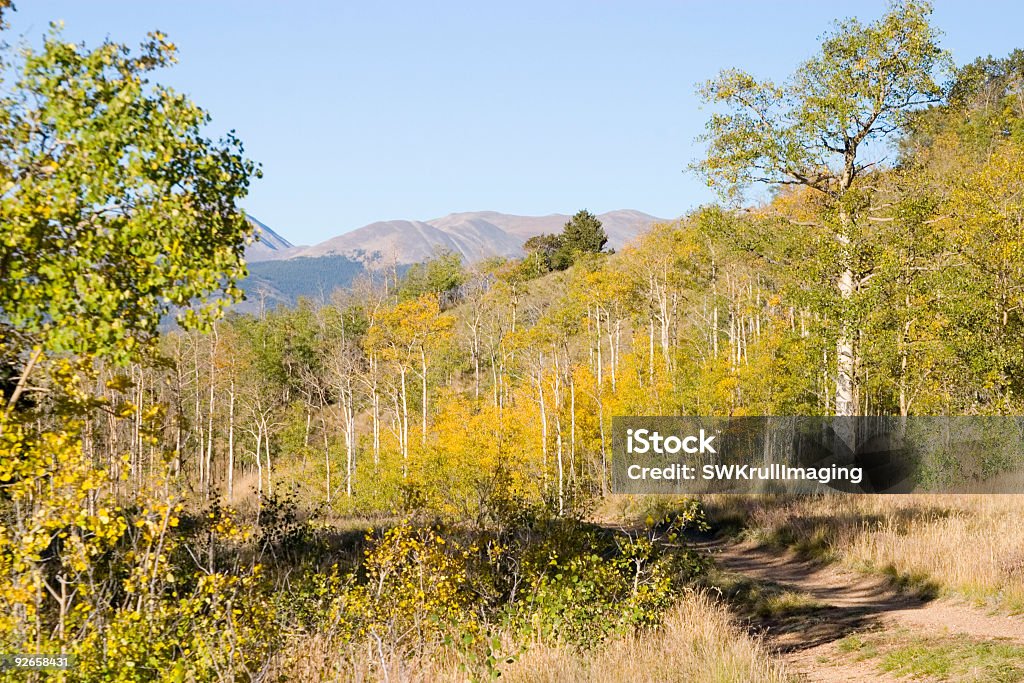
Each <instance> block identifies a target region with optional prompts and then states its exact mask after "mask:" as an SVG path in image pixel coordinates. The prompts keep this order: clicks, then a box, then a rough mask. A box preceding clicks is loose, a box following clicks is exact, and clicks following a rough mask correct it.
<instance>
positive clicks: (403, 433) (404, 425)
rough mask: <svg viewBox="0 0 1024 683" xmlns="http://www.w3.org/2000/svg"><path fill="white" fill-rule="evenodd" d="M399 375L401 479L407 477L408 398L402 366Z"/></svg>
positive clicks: (403, 367) (404, 372) (404, 370)
mask: <svg viewBox="0 0 1024 683" xmlns="http://www.w3.org/2000/svg"><path fill="white" fill-rule="evenodd" d="M399 374H400V376H401V379H402V387H401V399H402V422H401V424H399V426H398V430H399V432H400V438H399V440H400V441H401V442H402V443H401V447H402V479H405V478H406V477H408V476H409V398H408V394H407V391H406V374H407V372H406V369H405V366H404V365H401V366H399Z"/></svg>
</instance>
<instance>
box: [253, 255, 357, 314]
mask: <svg viewBox="0 0 1024 683" xmlns="http://www.w3.org/2000/svg"><path fill="white" fill-rule="evenodd" d="M364 272H366V267H365V266H364V265H363V264H362V263H360V262H359V261H354V260H352V259H349V258H347V257H345V256H320V257H315V258H307V257H300V258H285V259H277V260H268V261H256V262H250V263H249V276H248V277H247V278H245V279H244V280H242V282H241V283H240V284H241V287H242V289H243V290H244V291H245V294H246V301H245V302H243V303H242V304H239V305H237V306H236V307H235V309H236V310H238V311H241V312H245V313H255V312H257V311H258V310H259V308H260V302H261V300H262V302H263V305H264V306H266V307H267V308H274V307H275V306H277V305H278V304H285V305H291V304H293V303H295V301H296V299H298V298H299V297H300V296H306V297H312V298H315V299H323V300H329V299H330V296H331V293H332V292H334V290H335V289H344V288H347V287H349V286H350V285H351V284H352V282H353V280H355V279H356V278H357V277H358V276H359V275H360V274H362V273H364Z"/></svg>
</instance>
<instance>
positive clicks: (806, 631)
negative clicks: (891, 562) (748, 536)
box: [697, 541, 1024, 683]
mask: <svg viewBox="0 0 1024 683" xmlns="http://www.w3.org/2000/svg"><path fill="white" fill-rule="evenodd" d="M697 547H698V548H699V549H701V550H703V551H704V552H706V553H708V554H709V555H711V556H712V557H713V558H714V560H715V562H716V563H717V564H718V566H719V568H720V569H722V570H724V571H726V572H729V573H733V574H736V575H739V576H741V577H743V578H744V579H745V580H748V581H751V582H754V583H756V584H760V585H765V586H771V587H772V588H773V589H775V590H784V591H789V592H792V593H798V594H802V595H805V596H807V598H808V602H809V603H810V602H813V603H815V604H814V605H813V607H809V608H808V609H805V610H801V612H800V613H799V614H797V615H790V616H788V617H786V616H779V617H777V618H773V617H771V616H769V617H765V618H764V619H756V620H754V621H753V622H752V627H753V628H754V629H755V630H757V631H759V632H761V633H762V634H763V635H764V637H765V639H766V643H767V644H768V645H769V646H770V647H771V648H773V649H774V650H775V651H776V652H777V653H778V654H779V656H781V657H782V658H783V659H784V660H785V661H786V662H787V664H788V666H789V669H790V670H791V671H792V672H793V673H795V674H797V676H798V680H804V681H845V682H847V683H860V682H862V681H863V682H865V683H866V682H868V681H898V680H906V679H898V678H895V677H892V676H887V675H886V674H885V673H883V672H881V671H879V670H878V669H877V668H876V667H875V666H874V665H873V663H872V662H870V661H857V659H856V658H855V657H852V656H850V655H849V654H847V653H843V652H842V651H840V649H839V647H838V642H839V641H840V640H841V639H842V638H844V637H845V636H848V635H851V634H854V633H867V632H877V631H879V630H891V629H897V628H901V629H907V630H909V631H911V632H914V633H920V634H922V635H928V636H951V635H960V636H967V637H970V638H972V639H976V640H994V639H1000V640H1002V641H1003V642H1008V641H1009V642H1015V643H1024V619H1022V618H1018V617H1009V616H1001V615H993V614H986V613H985V612H983V611H981V610H979V609H976V608H974V607H972V606H970V605H966V604H961V603H957V602H953V601H950V600H945V599H942V600H931V601H925V600H923V599H921V598H919V597H916V596H914V595H909V594H906V593H901V592H898V591H896V590H894V589H893V588H892V587H891V585H890V584H889V583H888V582H887V581H886V580H885V579H884V578H883V577H875V576H867V575H863V574H857V573H853V572H850V571H846V570H843V569H840V568H837V567H835V566H833V565H821V564H817V563H814V562H811V561H808V560H804V559H801V558H799V557H797V556H796V555H795V554H793V553H782V552H776V551H773V550H770V549H765V548H759V547H755V546H752V545H748V544H737V543H729V542H717V541H715V542H706V543H698V544H697Z"/></svg>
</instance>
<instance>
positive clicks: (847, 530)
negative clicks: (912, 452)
mask: <svg viewBox="0 0 1024 683" xmlns="http://www.w3.org/2000/svg"><path fill="white" fill-rule="evenodd" d="M2 5H3V3H0V6H2ZM929 15H930V6H929V5H927V4H926V3H922V2H917V1H916V0H907V1H904V2H898V3H895V4H893V5H892V6H891V7H890V9H889V10H888V12H887V13H886V14H884V16H882V17H880V18H878V19H877V20H874V21H871V22H865V23H862V22H860V21H858V20H852V19H851V20H846V21H842V22H839V23H837V24H836V26H835V27H834V28H833V30H832V32H831V33H829V34H828V35H827V36H826V37H825V39H824V40H823V41H822V43H821V45H820V46H819V51H818V53H817V54H816V55H814V56H813V57H812V58H811V59H809V60H808V61H807V62H805V63H804V64H801V65H797V66H796V68H795V69H794V72H793V74H792V76H791V78H790V80H788V81H787V82H784V83H773V82H768V81H759V80H757V78H756V77H755V76H752V75H750V74H748V73H746V72H743V71H739V70H734V69H729V70H725V71H723V72H721V74H720V75H719V76H718V77H716V78H715V79H713V80H711V81H709V82H708V83H706V84H704V85H703V86H701V93H702V95H703V97H704V98H705V100H706V101H707V102H708V105H709V107H708V108H709V111H710V112H711V113H710V114H709V119H708V124H707V128H706V131H705V135H704V139H705V142H706V145H707V155H706V157H705V158H703V159H700V160H698V161H697V162H696V163H694V164H693V165H692V168H691V169H690V170H691V171H692V172H694V173H697V174H699V175H700V176H701V177H703V178H705V179H706V180H707V182H708V183H709V184H710V185H712V186H713V187H715V188H717V189H720V191H721V200H720V202H719V203H717V204H714V205H708V206H704V207H701V208H698V209H696V210H693V211H692V212H690V213H688V214H686V215H684V216H682V217H681V218H679V219H678V220H676V221H673V222H670V223H666V224H661V225H657V226H654V227H653V228H652V229H651V230H650V231H649V232H648V233H646V234H644V235H642V236H641V237H640V238H639V239H637V240H636V241H635V242H634V243H632V244H630V245H629V246H627V247H626V248H624V249H621V250H619V251H618V252H617V253H609V252H608V251H607V250H606V249H605V248H604V246H605V239H604V236H603V232H602V229H601V226H600V222H599V221H597V220H596V219H595V218H594V217H593V215H592V214H590V213H589V212H588V211H586V210H581V211H580V212H579V213H577V214H576V216H574V217H573V219H572V220H571V221H569V222H568V223H567V224H566V226H565V229H564V231H563V233H562V234H561V235H546V236H541V237H537V238H534V239H532V240H530V241H529V242H528V243H527V244H526V255H525V256H524V257H523V258H521V259H510V260H505V259H494V260H490V261H486V262H481V263H462V262H460V260H459V259H458V258H457V257H455V256H453V255H452V254H446V253H438V254H437V256H436V258H434V259H433V260H430V261H428V262H425V263H423V264H419V265H417V266H413V267H412V268H410V269H408V270H406V271H403V272H395V271H389V270H386V269H382V270H377V271H368V272H366V273H363V274H362V275H361V276H360V277H359V278H358V279H357V280H356V281H355V282H354V283H353V284H352V285H351V286H350V287H347V288H345V289H338V290H335V291H334V292H333V294H331V295H330V296H329V297H328V298H326V299H323V300H318V301H314V300H309V299H300V301H299V303H298V304H297V305H296V306H293V307H285V306H277V307H266V308H263V307H261V310H259V312H258V313H253V314H248V313H244V314H243V313H238V312H236V311H233V310H232V306H231V305H232V303H233V302H235V301H236V300H237V299H238V298H239V297H240V296H241V290H240V289H239V287H238V283H239V282H240V281H241V280H242V279H243V278H244V277H245V276H246V273H247V271H246V267H245V263H244V258H243V253H244V247H245V245H246V243H247V242H251V240H252V239H254V235H253V229H252V227H251V225H250V224H249V223H248V222H247V220H246V218H245V214H244V212H243V211H242V209H241V208H240V204H241V203H242V202H243V201H244V198H245V195H246V192H247V188H248V186H249V183H250V181H251V180H253V179H255V178H256V177H258V175H259V173H260V168H259V166H258V165H257V164H255V162H253V161H251V160H249V159H248V158H247V157H246V155H245V151H244V148H243V145H242V143H241V141H239V140H238V139H236V138H235V137H234V136H233V134H228V135H227V136H225V137H224V138H222V139H218V140H211V139H209V138H207V137H206V135H207V133H206V130H207V128H206V125H207V123H208V116H207V114H206V113H205V112H204V111H203V110H202V109H201V108H200V107H199V106H198V105H196V104H194V103H193V102H191V101H190V100H188V98H186V97H185V96H183V95H181V94H179V93H177V92H175V91H173V90H171V89H169V88H166V87H164V86H162V85H160V84H159V83H157V82H155V81H152V80H151V79H152V78H154V74H156V73H158V72H159V69H162V68H166V67H170V66H171V65H172V64H173V63H174V61H175V59H176V57H175V46H174V45H173V44H172V43H171V42H170V38H168V37H167V36H164V35H163V34H160V33H154V34H151V35H150V36H149V37H148V39H147V40H146V42H144V43H143V44H142V45H140V46H137V47H132V48H129V47H127V46H124V45H121V44H119V43H115V42H112V41H109V40H108V41H107V42H105V43H103V44H100V45H98V46H96V47H87V46H85V45H82V44H75V43H68V42H65V41H64V40H63V39H62V38H61V34H60V32H59V30H57V29H54V31H53V32H52V33H51V34H50V35H49V37H48V38H47V40H46V42H45V44H44V45H43V47H42V48H41V49H39V50H37V51H31V50H26V51H25V52H24V53H22V54H12V53H11V52H10V51H8V54H6V55H5V62H4V68H3V73H2V76H0V78H2V82H3V86H4V87H3V90H2V94H0V98H2V99H3V100H4V106H3V108H2V113H0V187H2V193H0V207H2V213H0V223H2V232H0V389H2V401H0V652H6V653H37V654H47V653H48V654H57V653H62V654H66V655H70V656H73V658H74V662H73V665H72V666H71V667H70V668H68V669H67V670H63V671H59V672H54V671H50V672H46V675H47V676H51V677H53V678H54V680H66V681H100V680H104V681H229V680H230V681H236V680H264V681H276V680H309V681H313V680H484V679H488V680H489V679H493V678H497V677H499V676H500V677H501V678H502V679H503V680H553V681H554V680H593V679H595V678H596V677H597V676H598V674H597V673H596V672H599V671H605V672H607V671H609V670H612V669H614V670H616V671H619V673H618V674H617V675H619V676H620V677H621V680H634V679H632V678H629V674H630V670H631V667H637V666H642V667H645V669H646V670H648V671H649V672H650V676H651V677H650V678H648V679H644V680H709V681H710V680H716V681H720V680H730V681H732V680H734V681H753V680H763V681H783V680H790V678H788V677H789V676H791V675H792V671H789V670H787V663H786V661H784V660H783V659H780V658H778V657H777V656H776V654H775V653H774V651H773V650H772V648H771V647H770V646H769V645H768V644H766V643H765V642H764V641H763V640H761V639H760V638H759V637H757V636H756V634H752V632H750V630H749V629H747V628H744V626H743V622H742V619H741V618H740V617H738V616H737V612H739V613H740V614H741V615H742V614H743V612H742V610H743V608H744V606H746V607H749V606H750V605H749V604H747V603H744V602H743V600H744V599H746V598H744V596H747V593H743V592H742V591H738V590H737V589H735V586H733V589H730V588H729V586H727V585H726V584H725V583H723V579H722V575H721V573H720V572H721V569H716V568H715V566H714V565H715V563H714V561H713V560H712V559H711V558H710V557H709V556H708V555H707V554H706V553H704V552H701V550H700V548H699V547H698V546H699V545H700V544H699V542H696V541H694V539H703V538H705V537H708V536H709V535H710V534H711V533H713V532H721V533H726V532H725V531H722V530H723V529H725V527H727V526H728V525H730V524H732V525H735V526H738V527H739V528H742V529H745V530H746V533H747V536H746V537H747V538H751V537H759V538H760V540H761V541H763V542H764V543H775V544H777V545H787V546H795V545H801V544H802V547H803V548H804V550H808V549H810V550H812V551H816V552H817V551H820V552H821V553H823V556H827V558H828V559H829V560H830V561H835V562H839V563H842V562H845V561H847V560H849V559H850V557H854V556H855V557H854V559H858V560H859V561H861V564H862V565H864V566H868V565H870V566H872V567H874V568H875V569H877V570H880V571H881V570H884V571H888V572H890V573H891V574H892V575H893V576H895V577H896V578H897V579H900V580H904V579H906V581H908V582H910V583H914V582H917V583H927V584H928V585H930V586H938V589H937V590H939V592H949V593H951V594H960V595H969V596H970V597H971V599H975V600H979V601H983V602H985V604H988V605H990V606H992V607H993V609H998V610H1003V611H1004V612H1010V613H1013V612H1019V611H1020V610H1022V609H1024V571H1021V570H1020V569H1019V564H1020V562H1021V561H1022V559H1021V558H1024V555H1022V554H1021V553H1024V550H1022V549H1024V530H1022V526H1024V525H1022V521H1021V509H1020V507H1019V504H1017V503H1014V502H1010V503H1008V507H1007V510H1008V511H1006V510H1002V509H1001V508H1000V509H999V510H995V511H993V510H989V509H988V508H986V512H984V515H988V516H987V517H978V515H982V514H983V513H982V512H979V511H978V509H976V508H974V507H970V505H974V504H975V503H970V505H968V506H967V507H961V508H956V505H959V503H956V502H955V501H946V502H945V503H942V505H946V506H947V507H950V506H952V507H950V509H953V508H956V511H955V512H949V513H948V514H947V513H944V512H943V513H937V512H935V510H936V509H937V508H936V507H935V506H936V505H939V503H935V501H923V502H921V503H920V506H919V507H917V508H915V505H917V503H915V502H913V501H911V503H907V501H906V500H904V501H902V502H901V503H900V504H899V506H900V507H899V510H897V511H893V510H891V509H887V508H886V509H881V508H884V506H885V504H884V503H877V502H870V503H863V506H868V507H870V506H876V505H877V506H879V509H874V508H873V509H872V511H871V514H868V512H867V511H866V510H865V509H864V508H863V507H857V506H858V505H861V503H852V502H850V501H849V500H846V499H842V500H840V498H842V497H835V498H830V497H825V498H814V499H809V500H792V499H782V498H774V499H746V500H742V501H741V500H738V499H723V498H721V497H718V498H716V497H713V496H710V497H707V498H704V499H675V498H673V499H666V498H663V497H653V496H652V497H648V498H644V497H639V496H638V497H626V496H621V495H616V494H615V492H614V491H613V490H612V487H611V484H610V479H611V458H612V453H611V443H610V439H611V436H610V435H611V421H612V419H613V417H615V416H623V415H651V416H659V415H698V416H753V415H822V416H828V415H837V416H857V415H901V416H912V415H1019V414H1021V410H1022V407H1024V405H1022V403H1024V180H1022V179H1024V51H1021V50H1017V51H1015V52H1013V53H1012V54H1010V55H1007V56H1003V57H983V58H978V59H976V60H975V61H973V62H970V63H967V64H963V65H959V66H958V65H955V64H953V62H952V60H951V58H950V57H949V55H948V54H947V53H946V52H945V51H944V50H943V49H942V48H941V46H940V37H939V35H938V32H937V30H936V29H935V28H934V27H933V26H932V25H931V24H930V23H929ZM2 16H3V15H0V18H2ZM683 164H685V160H681V161H680V166H682V165H683ZM172 320H176V321H177V323H175V324H174V326H173V327H174V329H172V330H168V329H167V323H168V322H169V321H172ZM949 466H950V467H951V468H953V471H954V472H955V470H956V468H957V466H958V465H957V463H955V462H954V463H950V465H949ZM1005 500H1011V501H1012V500H1015V499H1010V498H1007V499H1005ZM979 505H980V503H979ZM986 505H987V504H986ZM840 511H844V514H840ZM915 515H916V516H915ZM879 519H882V520H885V519H898V520H902V521H900V522H899V523H900V524H902V525H903V526H902V527H901V529H902V531H900V532H898V533H897V535H902V536H904V537H905V539H904V541H901V543H903V545H901V546H900V548H904V549H905V547H906V544H910V543H912V542H915V539H917V537H916V536H915V535H914V534H915V533H917V532H919V531H921V530H922V529H925V528H927V529H928V530H930V533H931V532H935V529H936V526H935V525H941V524H952V523H953V522H951V521H950V520H951V519H952V520H959V521H957V522H956V523H958V524H959V523H962V524H963V528H964V529H967V528H972V529H974V531H973V532H971V533H970V534H968V535H969V536H971V537H975V538H976V537H978V536H981V537H984V539H983V542H985V543H991V544H992V545H993V546H994V547H995V548H996V549H994V550H993V551H992V553H991V558H988V557H984V558H981V559H978V560H977V561H978V562H983V561H988V559H991V563H992V566H993V567H997V568H999V567H1002V568H1003V569H992V570H991V572H989V570H988V569H987V568H975V569H973V570H968V571H966V572H963V571H953V570H951V569H949V568H948V567H946V566H945V565H943V566H942V567H939V566H938V565H936V564H935V563H934V558H931V557H930V556H928V553H927V552H926V551H923V550H922V551H915V552H917V553H918V554H917V555H911V554H907V553H904V554H903V555H901V554H900V553H901V552H903V550H900V548H895V547H894V548H890V549H889V550H886V549H885V548H883V546H882V545H880V544H881V543H882V540H880V539H881V532H880V531H879V532H878V535H876V536H869V535H868V532H867V531H865V530H864V525H865V524H868V525H870V524H872V523H874V522H875V521H877V520H879ZM978 519H983V520H984V521H983V522H982V523H981V526H978V523H977V520H978ZM994 520H995V521H994ZM997 523H998V524H1000V525H1004V527H997V526H996V525H997ZM879 525H881V522H879ZM915 525H917V526H915ZM929 525H931V526H929ZM972 525H974V526H972ZM986 525H988V526H986ZM880 528H881V526H879V529H880ZM944 528H945V529H946V532H949V527H944ZM964 533H965V534H967V533H968V532H967V531H965V532H964ZM758 535H760V536H758ZM887 538H888V537H887ZM998 538H1002V539H1004V541H1005V542H1003V543H1000V542H999V541H998V540H997V539H998ZM890 540H891V539H890ZM857 553H859V554H857ZM886 553H888V554H886ZM1014 553H1016V554H1014ZM981 555H985V554H984V553H981ZM868 556H870V558H869V557H868ZM866 558H867V559H866ZM851 561H852V560H851ZM963 561H964V562H967V561H968V560H967V559H964V560H963ZM972 561H973V560H972ZM985 567H988V565H985ZM986 572H988V573H986ZM965 573H966V574H972V575H973V577H969V578H965V577H964V574H965ZM990 574H991V576H990ZM900 577H902V578H900ZM908 577H910V578H908ZM748 597H749V596H748ZM758 599H760V598H758ZM757 604H758V607H756V608H755V610H757V609H761V608H762V607H763V603H761V602H759V603H757ZM772 604H775V603H772ZM804 607H806V606H804ZM772 609H775V608H774V607H773V608H772ZM761 616H764V615H761ZM844 642H845V641H844ZM879 647H881V646H879ZM1007 647H1010V646H1007ZM677 649H678V650H679V651H680V652H682V654H676V653H675V651H676V650H677ZM1018 655H1021V656H1024V649H1021V648H1020V647H1018V650H1016V651H1014V650H1011V651H1009V654H1008V655H1007V658H1006V661H1007V662H1011V663H1010V664H1007V663H1005V662H1003V663H1002V664H1000V666H1004V669H1003V670H1010V671H1011V672H1013V671H1016V672H1018V673H1019V674H1020V675H1021V676H1024V669H1022V668H1021V667H1020V661H1021V660H1020V659H1016V661H1017V664H1012V662H1013V661H1014V660H1015V658H1016V657H1017V656H1018ZM993 656H994V655H993ZM666 660H671V662H672V667H666V665H665V661H666ZM887 661H888V660H887ZM638 662H639V663H640V664H638ZM986 666H987V664H986ZM1005 667H1010V669H1006V668H1005ZM1014 667H1016V668H1014ZM620 669H621V670H620ZM889 670H890V671H892V670H893V669H889ZM896 671H897V673H901V671H902V673H910V674H913V673H915V670H913V669H906V670H900V669H896ZM954 673H955V672H954ZM949 675H950V676H953V674H949ZM26 676H29V677H30V678H29V679H28V680H43V678H42V676H43V673H42V672H33V673H28V674H26V673H25V672H23V671H15V672H12V671H10V670H0V680H26ZM31 676H37V678H35V679H33V678H31ZM545 676H547V678H545ZM954 679H955V677H954ZM47 680H48V679H47ZM606 680H611V679H610V678H609V679H606ZM944 680H952V679H950V678H948V677H947V678H946V679H944ZM964 680H966V679H964ZM971 680H986V679H985V678H979V679H971ZM993 680H994V679H993ZM1001 680H1002V679H1001ZM1005 680H1017V679H1014V678H1006V679H1005Z"/></svg>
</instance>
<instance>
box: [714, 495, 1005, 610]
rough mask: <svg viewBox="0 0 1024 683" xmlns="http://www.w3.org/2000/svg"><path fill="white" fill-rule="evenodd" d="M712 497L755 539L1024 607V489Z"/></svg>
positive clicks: (716, 511) (998, 603)
mask: <svg viewBox="0 0 1024 683" xmlns="http://www.w3.org/2000/svg"><path fill="white" fill-rule="evenodd" d="M707 504H708V507H709V509H710V510H711V511H712V515H713V516H719V515H722V516H723V517H726V518H729V517H731V518H735V517H737V516H742V517H744V518H745V520H746V527H747V531H746V533H747V534H748V535H750V536H751V537H752V538H753V539H754V540H758V541H762V542H766V543H775V544H781V545H787V546H791V547H795V548H797V549H798V550H802V551H805V552H808V553H810V554H815V555H820V556H825V557H827V558H829V559H836V560H839V561H841V562H844V563H845V564H848V565H850V566H852V567H854V568H857V569H862V570H868V571H882V572H887V573H891V574H893V575H894V576H897V577H901V578H908V577H909V578H911V579H912V580H916V581H930V582H933V583H934V584H937V586H938V587H939V588H940V589H942V590H943V591H945V592H950V593H955V594H960V595H963V596H966V597H968V598H970V599H973V600H977V601H979V602H985V603H990V604H992V605H994V606H998V607H999V608H1001V609H1004V610H1008V611H1010V612H1014V613H1020V612H1024V496H1015V495H982V494H972V495H968V494H958V495H912V496H849V495H846V496H844V495H834V496H792V497H748V498H739V497H735V496H733V497H726V496H719V497H716V498H714V499H710V500H708V501H707Z"/></svg>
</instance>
